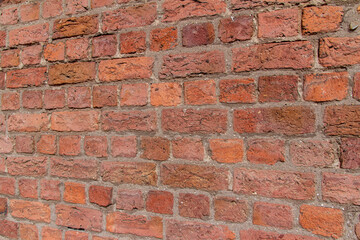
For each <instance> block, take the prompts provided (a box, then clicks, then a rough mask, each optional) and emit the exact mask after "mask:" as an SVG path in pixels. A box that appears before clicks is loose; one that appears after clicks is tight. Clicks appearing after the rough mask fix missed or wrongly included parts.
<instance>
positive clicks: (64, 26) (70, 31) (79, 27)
mask: <svg viewBox="0 0 360 240" xmlns="http://www.w3.org/2000/svg"><path fill="white" fill-rule="evenodd" d="M98 25H99V20H98V16H96V15H90V16H82V17H71V18H65V19H59V20H56V21H55V22H54V29H53V32H54V34H53V38H54V39H55V38H65V37H74V36H79V35H88V34H94V33H97V31H98V28H99V26H98Z"/></svg>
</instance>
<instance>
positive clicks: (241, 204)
mask: <svg viewBox="0 0 360 240" xmlns="http://www.w3.org/2000/svg"><path fill="white" fill-rule="evenodd" d="M214 210H215V220H217V221H225V222H237V223H242V222H245V221H246V220H247V217H248V216H247V215H248V207H247V203H246V202H245V201H242V200H238V199H236V198H233V197H217V198H216V199H215V200H214Z"/></svg>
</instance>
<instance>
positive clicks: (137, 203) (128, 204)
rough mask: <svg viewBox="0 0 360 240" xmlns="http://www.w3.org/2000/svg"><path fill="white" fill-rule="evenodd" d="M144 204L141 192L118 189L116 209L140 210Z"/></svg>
mask: <svg viewBox="0 0 360 240" xmlns="http://www.w3.org/2000/svg"><path fill="white" fill-rule="evenodd" d="M144 206H145V203H144V199H143V195H142V192H141V191H140V190H136V189H130V190H127V189H119V190H118V193H117V198H116V209H122V210H128V211H131V210H142V209H144Z"/></svg>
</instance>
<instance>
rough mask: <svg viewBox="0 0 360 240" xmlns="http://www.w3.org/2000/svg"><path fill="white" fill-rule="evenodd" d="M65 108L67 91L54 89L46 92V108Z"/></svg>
mask: <svg viewBox="0 0 360 240" xmlns="http://www.w3.org/2000/svg"><path fill="white" fill-rule="evenodd" d="M63 107H65V90H64V89H54V90H50V89H49V90H45V91H44V108H45V109H55V108H63Z"/></svg>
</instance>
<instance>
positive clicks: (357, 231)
mask: <svg viewBox="0 0 360 240" xmlns="http://www.w3.org/2000/svg"><path fill="white" fill-rule="evenodd" d="M355 234H356V237H357V238H358V239H360V223H358V224H356V225H355Z"/></svg>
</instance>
